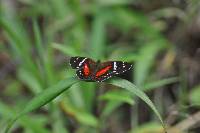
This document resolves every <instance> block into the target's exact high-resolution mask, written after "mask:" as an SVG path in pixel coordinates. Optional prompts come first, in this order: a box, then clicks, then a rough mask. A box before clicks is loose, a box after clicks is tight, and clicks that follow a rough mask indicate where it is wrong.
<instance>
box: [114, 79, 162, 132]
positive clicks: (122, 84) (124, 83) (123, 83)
mask: <svg viewBox="0 0 200 133" xmlns="http://www.w3.org/2000/svg"><path fill="white" fill-rule="evenodd" d="M111 84H112V85H115V86H118V87H121V88H124V89H126V90H128V91H129V92H131V93H132V94H135V95H137V96H138V97H139V98H141V99H142V100H143V101H144V102H145V103H147V105H149V107H150V108H151V109H152V110H153V111H154V113H155V114H156V116H157V117H158V118H159V120H160V122H161V124H162V126H163V128H164V130H165V124H164V122H163V120H162V117H161V115H160V114H159V112H158V110H157V109H156V107H155V106H154V104H153V102H152V101H151V100H150V99H149V97H148V96H147V95H146V94H145V93H144V92H143V91H142V90H141V89H139V88H138V87H137V86H135V85H134V84H133V83H131V82H129V81H127V80H124V79H120V80H113V81H111Z"/></svg>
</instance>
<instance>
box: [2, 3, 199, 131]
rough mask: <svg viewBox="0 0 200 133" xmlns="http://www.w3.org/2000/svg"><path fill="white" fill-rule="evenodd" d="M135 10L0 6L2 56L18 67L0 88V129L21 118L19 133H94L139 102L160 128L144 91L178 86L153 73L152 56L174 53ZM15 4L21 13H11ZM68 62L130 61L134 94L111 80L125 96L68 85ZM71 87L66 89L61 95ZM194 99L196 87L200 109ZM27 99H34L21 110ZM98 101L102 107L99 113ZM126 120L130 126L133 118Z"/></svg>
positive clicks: (130, 87) (104, 6)
mask: <svg viewBox="0 0 200 133" xmlns="http://www.w3.org/2000/svg"><path fill="white" fill-rule="evenodd" d="M5 1H6V0H5ZM132 3H133V4H134V3H137V2H136V1H131V2H130V1H128V0H111V1H106V0H97V1H93V2H88V3H87V2H85V1H84V2H79V1H66V0H49V1H46V0H20V1H17V2H16V3H15V2H14V3H12V4H11V5H9V6H10V7H9V8H8V7H7V4H9V2H8V3H7V2H1V3H0V11H1V12H0V27H1V28H2V30H3V39H1V36H0V51H1V52H5V53H7V54H8V56H9V59H10V60H11V61H13V62H14V64H16V67H15V68H14V70H15V72H14V74H11V75H10V76H9V77H7V78H8V79H9V80H8V81H9V82H5V83H3V84H4V85H5V86H6V87H5V88H6V90H5V91H4V90H3V89H2V90H3V93H2V94H5V95H7V97H8V96H9V99H8V98H7V97H6V98H5V99H6V100H4V99H3V98H2V100H1V102H0V115H1V116H0V118H1V119H0V129H2V128H5V125H6V124H7V121H8V120H9V119H10V118H13V121H12V122H11V123H10V125H9V126H11V125H12V124H13V122H14V121H15V120H17V119H18V118H20V119H19V122H18V123H17V124H15V126H14V127H13V128H14V129H17V128H20V127H22V128H23V129H24V131H25V132H38V133H49V132H54V133H57V132H58V131H59V132H62V133H68V132H70V129H71V127H70V126H73V127H76V129H75V130H76V131H75V132H80V131H85V132H87V133H89V132H92V133H94V132H98V131H100V130H104V128H107V121H106V120H107V119H108V118H110V116H111V115H112V113H118V108H119V107H120V106H121V105H123V104H124V103H128V104H127V105H128V106H133V108H134V109H136V110H137V104H138V100H137V98H136V96H138V97H139V98H141V99H142V100H143V101H145V102H146V103H147V105H149V106H150V108H151V109H152V110H153V111H154V113H155V114H156V116H157V117H158V118H159V120H160V121H161V123H162V124H163V121H162V119H161V116H160V114H159V113H158V111H157V109H156V107H157V108H161V107H158V106H157V105H155V106H156V107H155V106H154V105H153V103H152V101H151V100H150V99H149V98H148V97H147V95H146V94H144V92H143V91H148V92H152V93H153V91H154V90H155V89H156V88H161V87H162V86H165V85H168V84H172V83H176V82H181V81H180V80H179V75H173V77H169V76H168V78H161V77H162V76H161V77H160V76H157V75H156V74H157V73H156V71H155V70H157V69H158V68H157V66H156V65H157V63H159V62H157V57H158V56H159V57H161V56H162V55H161V56H160V53H161V54H163V53H164V51H166V50H169V49H170V50H172V51H173V50H174V49H173V45H172V44H171V43H169V42H168V41H167V38H165V37H164V35H163V34H162V33H161V30H162V28H163V27H162V28H160V27H156V26H155V23H154V22H153V21H152V20H151V21H150V20H149V18H150V17H152V16H149V15H152V14H144V13H143V12H141V11H139V10H136V9H132V8H131V7H129V4H132ZM18 4H19V5H20V6H22V7H23V8H18V7H15V6H14V5H18ZM168 11H169V10H168ZM176 11H177V10H176ZM153 14H154V15H155V16H156V17H158V18H162V17H163V16H166V12H164V13H163V10H160V11H157V12H154V13H153ZM2 40H3V41H2ZM2 44H3V45H2ZM71 56H86V57H91V58H94V59H95V60H96V59H101V60H122V61H128V62H132V63H133V66H134V67H133V72H132V73H131V71H129V72H130V76H131V77H133V79H134V80H133V81H132V82H133V83H134V84H135V85H136V86H137V87H136V86H135V85H134V84H132V83H131V82H128V81H126V80H114V81H111V82H110V84H112V85H114V86H118V87H120V88H124V90H114V91H113V88H112V87H111V89H112V90H111V91H108V92H106V93H104V94H100V95H99V94H98V91H99V90H100V89H102V90H104V84H97V83H84V82H77V79H75V78H70V77H73V76H74V73H75V71H73V70H71V68H70V67H69V65H68V59H69V58H70V57H71ZM158 67H160V66H158ZM13 75H14V76H13ZM63 79H64V80H63ZM6 80H7V79H6ZM74 83H76V84H74ZM73 84H74V85H73ZM72 85H73V86H72ZM109 87H110V86H109ZM138 87H139V88H140V89H139V88H138ZM68 88H71V89H69V90H68V91H67V93H63V92H64V91H65V90H67V89H68ZM108 89H110V88H108ZM198 92H199V89H198V87H197V88H195V89H194V90H193V91H192V92H191V94H190V99H191V102H192V103H193V104H196V103H197V102H199V98H198V97H199V95H198V94H199V93H198ZM60 94H62V95H61V96H60V97H59V98H56V97H57V96H58V95H60ZM135 95H136V96H135ZM30 96H31V97H32V96H33V97H34V98H33V99H31V100H30V102H28V103H26V106H25V108H23V110H21V109H20V108H22V107H24V104H25V103H24V101H26V100H27V99H30ZM55 98H56V99H55ZM53 99H55V100H54V101H53V102H51V100H53ZM8 101H11V102H8ZM102 102H103V103H105V105H104V106H103V107H99V106H100V105H99V103H102ZM47 103H48V104H47ZM60 103H61V104H60ZM46 104H47V105H46ZM14 105H15V106H14ZM44 105H46V106H44ZM42 106H44V107H43V108H41V110H42V111H45V112H47V113H44V114H43V113H42V114H41V113H40V112H37V111H36V112H34V114H29V115H25V116H23V115H24V114H27V113H30V112H32V111H34V110H36V109H38V108H40V107H42ZM97 108H101V109H100V110H101V111H100V112H99V113H96V112H95V111H96V110H98V109H97ZM15 109H16V110H17V111H15ZM18 110H20V111H21V112H20V113H18ZM94 112H95V113H94ZM130 112H132V109H130ZM22 116H23V117H22ZM118 116H120V117H122V114H121V113H118ZM134 117H137V114H135V115H134ZM125 119H126V118H125ZM130 119H131V123H133V120H132V119H133V118H130ZM71 120H72V121H73V120H74V121H75V122H76V123H75V124H76V126H74V125H73V122H71ZM151 121H154V120H153V119H151ZM70 124H72V125H70ZM118 124H120V122H118ZM46 125H50V126H51V128H46V127H45V126H46ZM163 125H164V124H163ZM1 127H2V128H1ZM134 127H137V125H134ZM9 128H10V127H8V129H9Z"/></svg>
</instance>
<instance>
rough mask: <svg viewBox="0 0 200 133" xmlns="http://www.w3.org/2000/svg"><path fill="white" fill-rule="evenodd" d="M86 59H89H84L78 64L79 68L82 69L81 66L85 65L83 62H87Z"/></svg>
mask: <svg viewBox="0 0 200 133" xmlns="http://www.w3.org/2000/svg"><path fill="white" fill-rule="evenodd" d="M86 59H87V58H84V59H83V60H82V61H81V62H80V63H79V64H78V66H79V67H80V66H81V65H82V64H83V62H85V60H86Z"/></svg>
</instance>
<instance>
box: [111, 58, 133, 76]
mask: <svg viewBox="0 0 200 133" xmlns="http://www.w3.org/2000/svg"><path fill="white" fill-rule="evenodd" d="M112 66H113V69H112V72H113V73H114V74H115V75H118V74H122V73H124V72H126V71H128V70H130V69H131V68H132V64H130V63H128V62H123V61H112Z"/></svg>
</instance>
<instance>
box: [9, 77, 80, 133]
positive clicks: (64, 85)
mask: <svg viewBox="0 0 200 133" xmlns="http://www.w3.org/2000/svg"><path fill="white" fill-rule="evenodd" d="M76 82H78V80H77V79H76V78H68V79H64V80H62V81H60V82H59V83H57V84H56V85H54V86H52V87H49V88H47V89H46V90H44V91H43V92H41V93H40V94H38V95H37V96H36V97H34V98H33V99H32V100H31V101H30V102H28V103H27V105H26V106H25V108H24V109H23V110H22V111H21V112H20V113H19V114H18V115H16V116H15V117H14V118H13V119H12V120H11V121H10V122H9V123H8V126H7V128H6V130H5V133H8V131H9V129H10V128H11V126H12V125H13V124H14V122H15V121H16V120H17V119H19V118H20V117H22V116H23V115H25V114H27V113H29V112H31V111H33V110H36V109H38V108H40V107H42V106H43V105H45V104H47V103H49V102H50V101H51V100H53V99H54V98H56V97H57V96H59V95H60V94H61V93H62V92H64V91H66V90H67V89H68V88H69V87H71V86H72V85H73V84H74V83H76Z"/></svg>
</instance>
